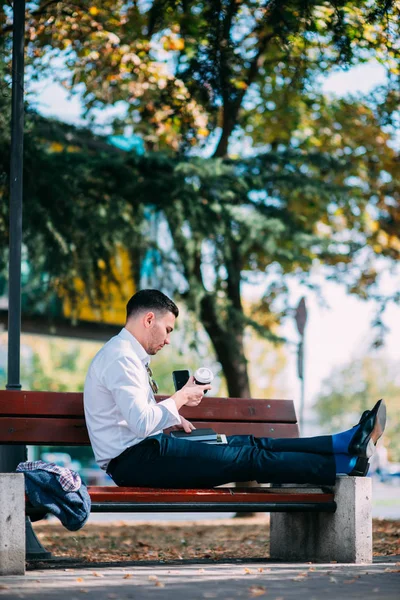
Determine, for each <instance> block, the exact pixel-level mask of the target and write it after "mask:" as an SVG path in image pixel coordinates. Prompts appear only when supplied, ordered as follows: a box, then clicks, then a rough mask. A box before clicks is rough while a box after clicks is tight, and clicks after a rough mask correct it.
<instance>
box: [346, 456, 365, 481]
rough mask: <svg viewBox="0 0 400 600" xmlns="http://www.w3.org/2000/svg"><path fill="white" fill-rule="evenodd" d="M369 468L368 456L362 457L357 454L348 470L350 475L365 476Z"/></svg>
mask: <svg viewBox="0 0 400 600" xmlns="http://www.w3.org/2000/svg"><path fill="white" fill-rule="evenodd" d="M368 470H369V461H368V458H364V457H363V456H359V457H358V458H357V462H356V464H355V466H354V468H353V469H352V471H350V473H349V476H350V477H366V476H367V473H368Z"/></svg>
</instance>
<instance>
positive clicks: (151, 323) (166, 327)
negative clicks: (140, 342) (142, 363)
mask: <svg viewBox="0 0 400 600" xmlns="http://www.w3.org/2000/svg"><path fill="white" fill-rule="evenodd" d="M145 324H146V328H147V340H146V346H147V347H145V350H146V352H147V354H150V355H154V354H157V352H159V351H160V350H161V348H163V347H164V346H165V345H166V344H169V343H170V334H171V333H172V331H173V330H174V326H175V315H173V314H172V313H171V312H164V313H153V312H149V313H147V314H146V317H145Z"/></svg>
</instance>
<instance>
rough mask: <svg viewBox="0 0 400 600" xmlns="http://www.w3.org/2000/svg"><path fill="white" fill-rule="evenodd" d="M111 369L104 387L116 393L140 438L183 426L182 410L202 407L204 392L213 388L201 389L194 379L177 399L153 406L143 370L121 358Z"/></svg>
mask: <svg viewBox="0 0 400 600" xmlns="http://www.w3.org/2000/svg"><path fill="white" fill-rule="evenodd" d="M111 366H112V368H110V367H111ZM110 367H109V368H108V369H107V370H106V372H105V373H104V374H103V378H102V379H103V384H104V385H105V387H106V388H107V389H108V390H109V391H110V392H111V393H112V395H113V398H114V400H115V402H116V404H117V406H118V408H119V410H120V411H121V414H122V415H123V417H124V419H125V420H126V422H127V423H128V426H129V429H130V430H131V431H132V432H133V433H134V434H135V435H136V436H137V437H140V438H145V437H148V436H149V435H152V434H153V433H155V432H156V431H160V430H162V429H166V428H168V427H171V426H174V425H180V424H181V417H180V415H179V409H180V408H181V407H182V406H184V405H187V406H197V405H198V404H200V402H201V400H202V398H203V395H204V390H205V389H210V387H211V386H201V385H200V386H199V385H197V384H195V383H194V378H193V377H191V378H190V379H189V381H188V382H187V384H186V385H185V386H184V387H183V388H182V389H181V390H179V391H177V392H175V394H173V396H171V397H170V398H167V399H166V400H162V401H161V402H158V404H153V403H149V401H148V387H147V381H146V382H145V383H144V382H143V376H142V374H141V371H140V367H138V365H137V364H136V363H135V361H134V360H133V359H132V358H130V357H126V356H121V357H119V358H117V359H116V360H115V361H113V363H112V365H110Z"/></svg>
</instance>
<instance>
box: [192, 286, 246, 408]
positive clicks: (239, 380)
mask: <svg viewBox="0 0 400 600" xmlns="http://www.w3.org/2000/svg"><path fill="white" fill-rule="evenodd" d="M201 322H202V323H203V325H204V328H205V330H206V331H207V333H208V335H209V337H210V339H211V342H212V344H213V346H214V349H215V353H216V355H217V358H218V360H219V362H220V363H221V366H222V369H223V372H224V375H225V378H226V383H227V386H228V394H229V396H230V397H232V398H250V395H251V394H250V383H249V377H248V374H247V360H246V357H245V354H244V347H243V336H244V332H243V329H240V330H238V325H237V324H235V325H233V326H232V327H234V328H235V331H229V330H227V328H225V327H223V326H221V324H220V321H219V320H218V318H217V313H216V307H215V304H214V298H213V297H212V296H211V295H206V296H204V298H203V300H202V301H201Z"/></svg>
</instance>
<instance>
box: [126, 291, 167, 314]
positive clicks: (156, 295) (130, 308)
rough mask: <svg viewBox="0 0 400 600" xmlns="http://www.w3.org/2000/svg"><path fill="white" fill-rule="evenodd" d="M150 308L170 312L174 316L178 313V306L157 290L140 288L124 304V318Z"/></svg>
mask: <svg viewBox="0 0 400 600" xmlns="http://www.w3.org/2000/svg"><path fill="white" fill-rule="evenodd" d="M144 310H147V311H148V310H152V311H159V312H171V313H172V314H173V315H175V317H177V316H178V315H179V308H178V307H177V306H176V304H175V302H172V300H170V299H169V298H168V296H166V295H165V294H163V293H162V292H160V291H159V290H140V292H136V294H134V295H133V296H132V298H131V299H130V300H129V301H128V304H127V305H126V318H127V319H129V317H131V316H132V315H135V314H137V313H138V312H140V311H144Z"/></svg>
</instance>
